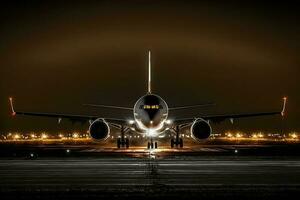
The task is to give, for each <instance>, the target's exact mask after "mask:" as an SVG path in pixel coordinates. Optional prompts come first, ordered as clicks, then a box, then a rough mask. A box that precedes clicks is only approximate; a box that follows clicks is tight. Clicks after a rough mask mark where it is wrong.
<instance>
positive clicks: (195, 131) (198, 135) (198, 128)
mask: <svg viewBox="0 0 300 200" xmlns="http://www.w3.org/2000/svg"><path fill="white" fill-rule="evenodd" d="M211 133H212V129H211V126H210V125H209V123H208V122H207V121H205V120H204V119H201V118H200V119H196V120H195V121H194V123H193V124H192V126H191V134H192V137H193V138H194V139H196V140H204V139H207V138H208V137H209V136H210V134H211Z"/></svg>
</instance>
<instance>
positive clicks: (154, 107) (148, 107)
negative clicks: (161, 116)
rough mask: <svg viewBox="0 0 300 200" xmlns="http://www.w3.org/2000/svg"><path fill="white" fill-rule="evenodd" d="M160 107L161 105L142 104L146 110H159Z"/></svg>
mask: <svg viewBox="0 0 300 200" xmlns="http://www.w3.org/2000/svg"><path fill="white" fill-rule="evenodd" d="M160 108H161V106H160V105H143V106H141V109H144V110H158V109H160Z"/></svg>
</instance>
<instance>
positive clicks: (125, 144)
mask: <svg viewBox="0 0 300 200" xmlns="http://www.w3.org/2000/svg"><path fill="white" fill-rule="evenodd" d="M117 147H118V149H120V148H121V147H126V148H129V139H128V138H125V139H122V138H118V139H117Z"/></svg>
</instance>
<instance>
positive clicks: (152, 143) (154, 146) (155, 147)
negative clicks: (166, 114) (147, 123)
mask: <svg viewBox="0 0 300 200" xmlns="http://www.w3.org/2000/svg"><path fill="white" fill-rule="evenodd" d="M147 147H148V149H157V147H158V146H157V142H153V139H152V138H151V140H150V141H149V142H148V145H147Z"/></svg>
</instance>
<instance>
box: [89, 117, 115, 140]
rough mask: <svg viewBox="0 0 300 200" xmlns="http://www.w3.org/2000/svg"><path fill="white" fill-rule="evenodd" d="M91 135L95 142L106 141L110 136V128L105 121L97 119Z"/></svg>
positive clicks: (92, 125) (92, 126)
mask: <svg viewBox="0 0 300 200" xmlns="http://www.w3.org/2000/svg"><path fill="white" fill-rule="evenodd" d="M89 133H90V136H91V137H92V138H93V139H95V140H105V139H106V138H107V137H108V136H109V133H110V128H109V126H108V124H107V123H106V122H105V121H104V120H103V119H96V120H95V121H93V123H92V124H91V125H90V128H89Z"/></svg>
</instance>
